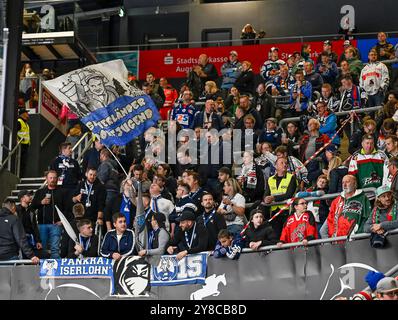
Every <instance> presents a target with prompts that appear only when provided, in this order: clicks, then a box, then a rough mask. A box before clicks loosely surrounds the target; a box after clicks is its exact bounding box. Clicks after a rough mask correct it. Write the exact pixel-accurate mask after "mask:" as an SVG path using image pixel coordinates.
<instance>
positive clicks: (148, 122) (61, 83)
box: [43, 60, 160, 146]
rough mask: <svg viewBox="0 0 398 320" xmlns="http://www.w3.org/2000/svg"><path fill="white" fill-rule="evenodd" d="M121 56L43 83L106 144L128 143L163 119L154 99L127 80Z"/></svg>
mask: <svg viewBox="0 0 398 320" xmlns="http://www.w3.org/2000/svg"><path fill="white" fill-rule="evenodd" d="M127 74H128V72H127V69H126V66H125V65H124V63H123V61H122V60H113V61H109V62H105V63H99V64H95V65H91V66H87V67H84V68H82V69H78V70H75V71H72V72H69V73H67V74H65V75H62V76H60V77H58V78H56V79H53V80H49V81H44V82H43V85H44V86H45V87H46V88H47V89H48V90H49V91H50V92H51V94H52V95H54V96H55V97H56V98H57V99H58V100H59V101H61V102H62V103H64V104H67V105H68V107H69V109H70V110H71V111H72V112H73V113H75V114H76V115H78V116H79V117H80V118H81V120H82V122H83V123H84V124H85V125H86V126H87V127H88V128H89V129H90V130H91V131H92V132H93V133H95V134H96V135H97V136H98V137H99V138H100V140H101V142H102V143H103V144H105V145H107V146H110V145H126V144H127V143H128V142H129V141H131V140H132V139H134V138H135V137H137V136H139V135H141V134H143V133H144V132H145V131H146V130H147V129H148V128H150V127H153V126H154V125H155V124H156V123H157V121H158V120H159V119H160V115H159V112H158V110H157V108H156V106H155V104H154V103H153V101H152V99H151V98H150V97H149V96H148V95H146V94H145V93H144V92H143V91H142V90H140V89H138V88H137V87H134V86H131V85H130V84H129V83H128V81H127Z"/></svg>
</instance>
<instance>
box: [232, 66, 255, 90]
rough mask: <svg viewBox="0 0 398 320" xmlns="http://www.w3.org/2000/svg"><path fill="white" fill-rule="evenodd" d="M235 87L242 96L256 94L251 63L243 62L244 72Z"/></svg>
mask: <svg viewBox="0 0 398 320" xmlns="http://www.w3.org/2000/svg"><path fill="white" fill-rule="evenodd" d="M235 87H236V88H238V90H239V92H240V93H241V94H242V95H250V96H252V95H253V94H254V72H253V70H252V64H251V62H250V61H243V62H242V72H241V74H240V75H239V77H238V78H237V79H236V81H235Z"/></svg>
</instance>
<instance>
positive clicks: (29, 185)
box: [16, 183, 43, 190]
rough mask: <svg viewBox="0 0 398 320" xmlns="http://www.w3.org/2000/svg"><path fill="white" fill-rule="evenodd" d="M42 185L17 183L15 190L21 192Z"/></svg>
mask: <svg viewBox="0 0 398 320" xmlns="http://www.w3.org/2000/svg"><path fill="white" fill-rule="evenodd" d="M42 185H43V183H18V184H17V186H16V187H17V189H18V190H21V188H22V189H38V188H40V187H41V186H42Z"/></svg>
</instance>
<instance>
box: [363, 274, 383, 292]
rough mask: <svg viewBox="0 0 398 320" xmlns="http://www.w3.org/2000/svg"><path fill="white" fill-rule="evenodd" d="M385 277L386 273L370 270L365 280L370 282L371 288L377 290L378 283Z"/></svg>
mask: <svg viewBox="0 0 398 320" xmlns="http://www.w3.org/2000/svg"><path fill="white" fill-rule="evenodd" d="M384 277H385V275H384V273H381V272H374V271H369V272H368V274H367V275H366V277H365V281H366V282H367V283H368V285H369V287H370V289H372V291H375V290H376V286H377V283H378V282H379V281H380V280H381V279H383V278H384Z"/></svg>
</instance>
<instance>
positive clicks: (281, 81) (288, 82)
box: [267, 65, 296, 96]
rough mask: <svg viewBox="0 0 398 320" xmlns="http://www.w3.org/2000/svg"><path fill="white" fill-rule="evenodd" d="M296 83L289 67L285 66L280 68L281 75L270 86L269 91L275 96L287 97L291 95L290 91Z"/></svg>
mask: <svg viewBox="0 0 398 320" xmlns="http://www.w3.org/2000/svg"><path fill="white" fill-rule="evenodd" d="M295 82H296V80H295V79H294V77H293V76H292V75H290V74H289V67H288V66H287V65H283V66H281V67H280V73H279V75H277V76H276V77H275V78H274V81H272V83H270V84H269V86H268V88H267V91H268V93H270V94H272V95H273V96H286V95H288V94H289V90H290V88H291V87H292V86H293V85H294V83H295Z"/></svg>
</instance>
